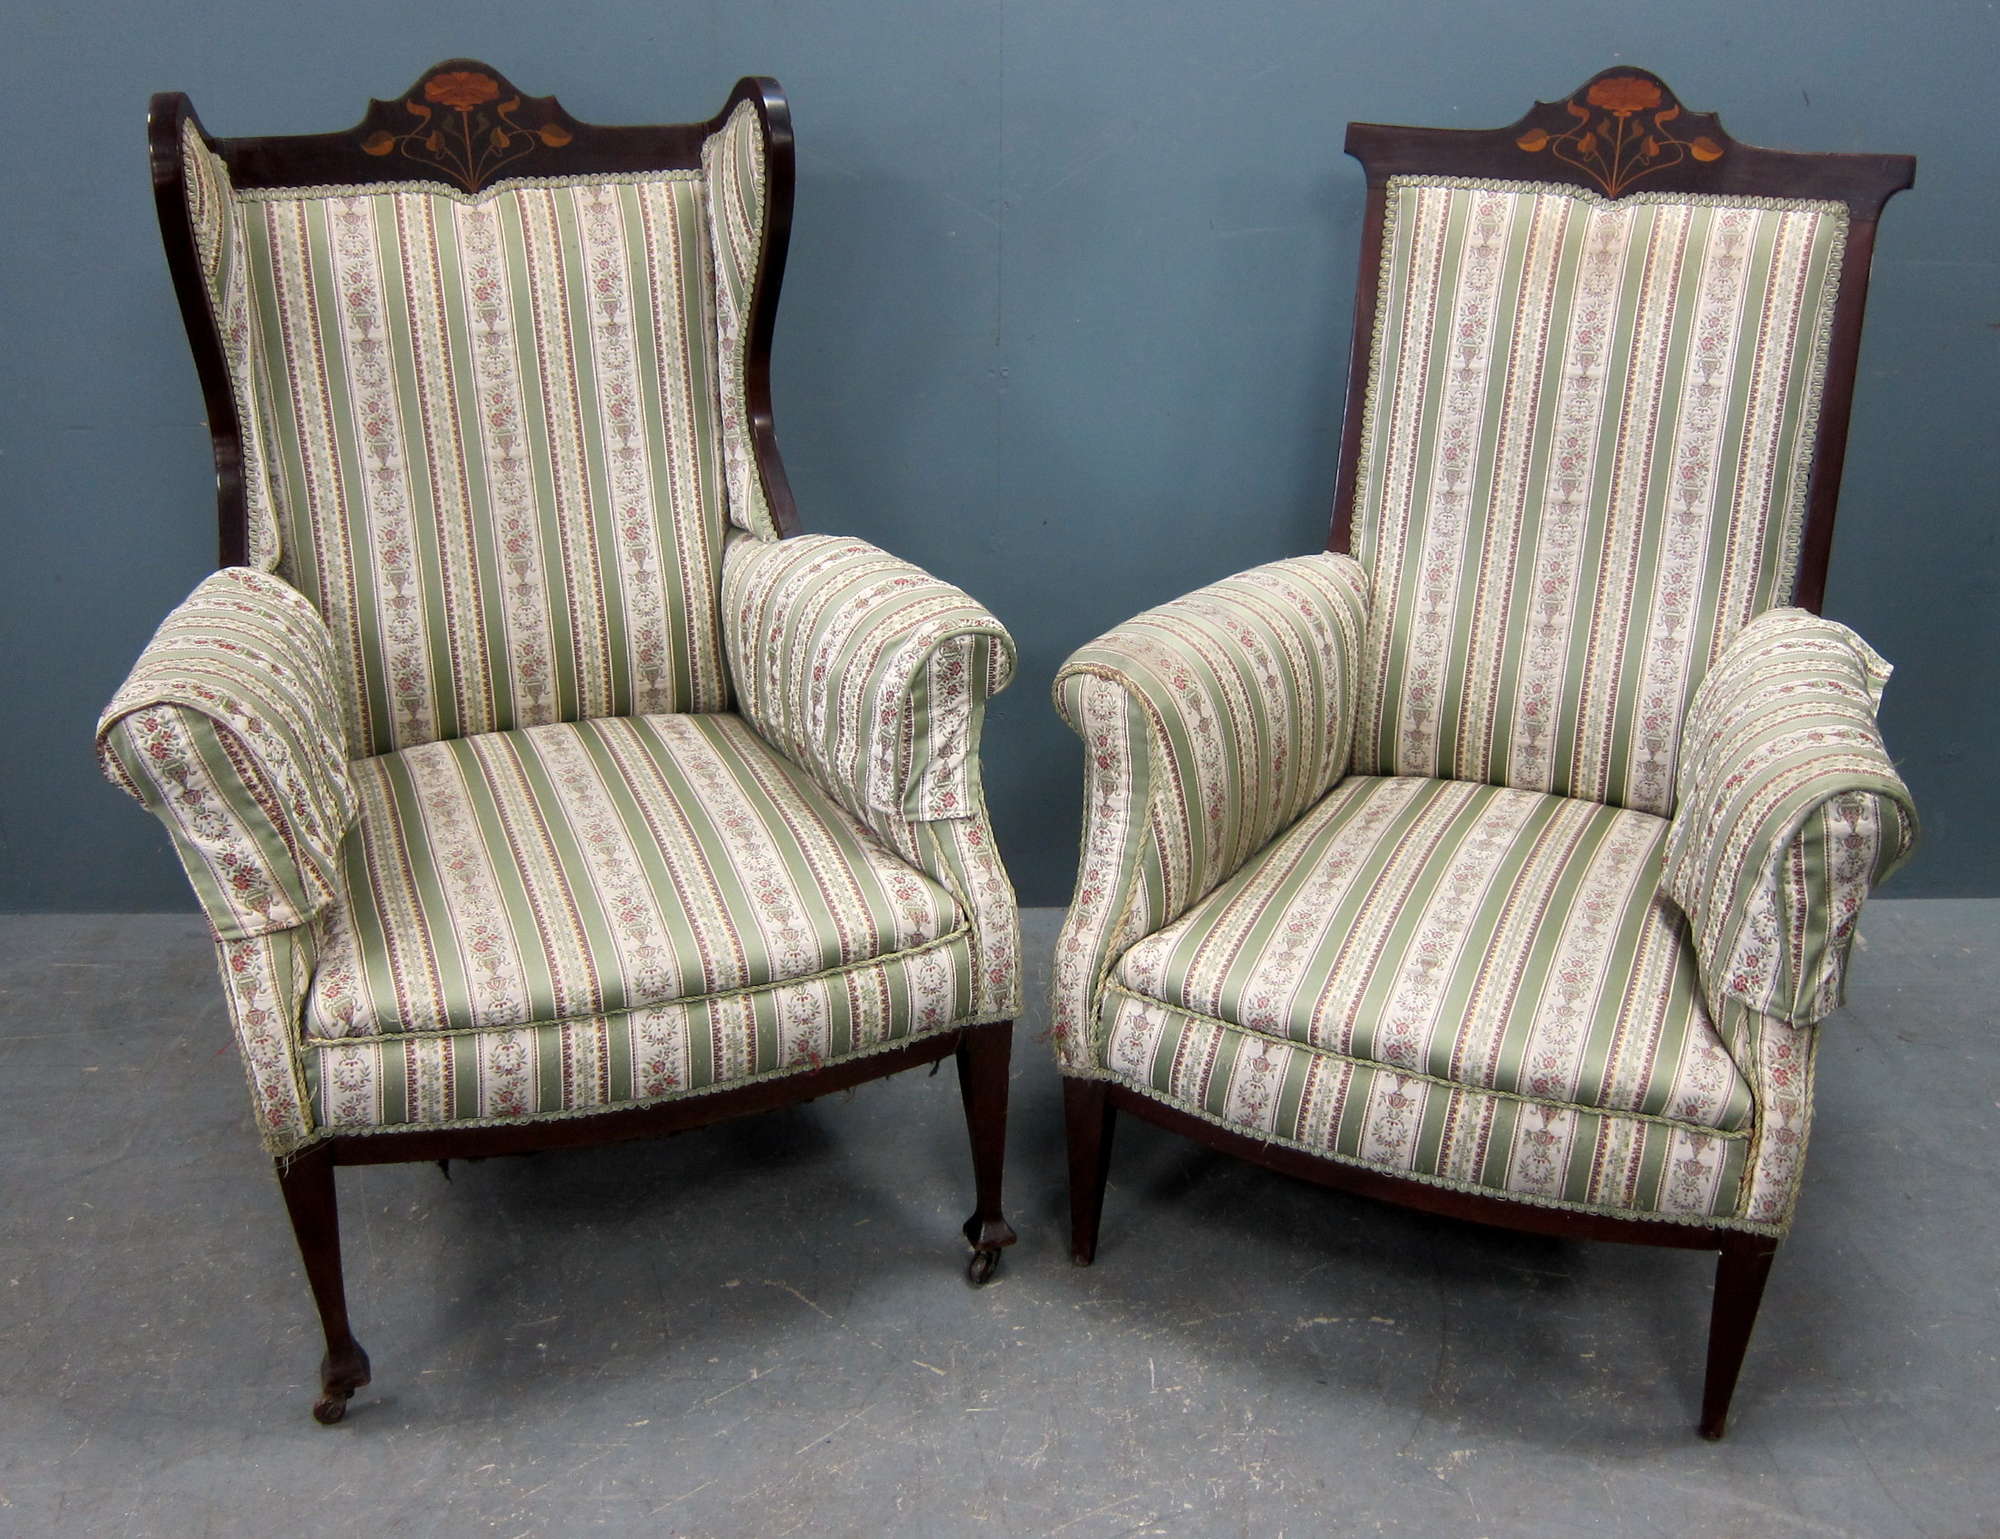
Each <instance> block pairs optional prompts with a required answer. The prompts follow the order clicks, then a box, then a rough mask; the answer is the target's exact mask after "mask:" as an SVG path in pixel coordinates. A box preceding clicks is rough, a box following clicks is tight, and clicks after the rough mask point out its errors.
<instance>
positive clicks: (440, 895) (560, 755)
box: [305, 715, 970, 1041]
mask: <svg viewBox="0 0 2000 1539" xmlns="http://www.w3.org/2000/svg"><path fill="white" fill-rule="evenodd" d="M353 775H354V782H355V789H356V793H357V798H358V800H359V802H360V808H361V810H360V817H359V820H358V822H357V824H356V827H355V831H354V833H353V834H352V835H350V837H349V839H348V841H347V845H346V849H345V876H346V895H345V897H344V898H343V899H342V900H341V901H339V902H337V903H336V904H335V905H334V906H333V907H332V908H331V909H330V910H329V911H328V913H327V915H326V916H325V918H324V919H323V921H322V924H321V930H320V936H319V940H320V959H319V965H318V968H317V970H316V973H315V976H314V978H313V982H312V988H311V991H310V994H309V996H308V998H307V1001H306V1007H305V1026H306V1033H307V1035H308V1037H310V1038H314V1039H318V1040H322V1041H330V1040H334V1039H356V1038H379V1037H386V1036H399V1035H407V1034H413V1033H414V1034H423V1033H439V1032H458V1031H490V1030H494V1029H504V1028H510V1027H519V1026H528V1025H538V1024H547V1023H559V1022H565V1021H572V1020H601V1019H604V1018H608V1017H612V1016H616V1015H618V1014H619V1013H620V1012H626V1011H632V1010H636V1009H644V1008H647V1007H652V1006H659V1005H668V1004H673V1003H676V1002H686V1001H693V1000H701V999H711V998H714V997H717V996H722V995H729V994H735V993H742V992H745V991H755V990H760V989H767V988H770V987H771V986H773V985H776V984H785V983H795V982H799V981H802V980H808V979H815V978H823V977H827V976H829V975H833V974H837V973H840V972H842V971H843V970H847V969H855V968H858V967H863V966H865V965H866V964H870V963H872V962H875V961H877V960H878V959H882V958H891V957H897V956H904V955H912V954H926V953H929V952H932V951H936V952H938V953H940V954H941V955H945V954H949V953H950V952H951V948H952V947H953V946H957V947H959V949H960V950H961V951H963V950H964V944H963V943H964V941H965V937H966V933H967V923H966V918H965V915H964V913H963V911H962V910H961V909H960V907H959V905H958V904H957V902H956V901H955V900H954V899H953V897H952V895H951V894H950V893H948V892H946V891H945V890H944V889H943V888H942V887H940V886H938V885H937V884H936V883H935V882H932V881H931V880H929V879H928V878H927V877H925V876H923V875H922V874H920V873H919V872H916V871H914V870H912V869H910V868H909V867H908V866H907V865H905V864H904V863H903V861H902V860H900V859H899V858H898V857H897V856H895V855H894V854H892V853H891V852H889V851H888V850H887V849H886V848H884V847H883V846H882V845H881V844H879V843H878V842H876V841H875V839H874V838H873V837H872V836H871V835H869V834H868V833H866V832H865V831H864V830H863V829H862V828H861V827H860V825H859V824H857V823H856V822H855V821H854V820H853V819H852V818H851V817H849V816H848V815H847V814H846V813H845V812H843V811H841V810H840V809H839V808H838V807H836V806H835V805H834V804H833V803H832V802H831V801H830V800H829V799H828V798H827V797H826V796H825V795H824V793H822V792H821V791H820V790H819V789H818V788H817V787H816V786H815V785H814V784H813V783H812V782H811V781H810V780H808V779H807V778H806V777H805V776H804V775H803V774H802V773H801V772H800V771H799V770H797V769H796V768H794V767H793V766H792V765H790V764H789V763H787V762H786V761H785V760H783V759H781V758H780V757H779V756H778V755H777V754H776V753H774V752H773V751H772V750H771V749H770V748H769V747H768V746H767V745H766V744H765V743H764V742H763V741H762V739H760V738H758V737H757V735H756V734H755V733H753V732H752V731H751V730H750V729H749V727H748V726H746V725H745V724H744V723H743V721H742V720H741V719H740V718H737V717H734V716H723V715H714V716H645V717H634V718H603V719H599V720H594V721H584V722H575V723H559V724H553V725H548V726H539V727H530V728H524V729H520V730H517V731H511V732H496V733H487V734H484V735H482V736H478V737H470V738H460V739H456V740H452V741H446V742H436V743H426V744H422V745H419V746H417V747H414V748H408V749H404V750H401V751H399V752H396V753H390V754H383V755H381V756H379V757H377V758H372V759H364V760H361V761H359V762H357V763H356V764H355V765H354V766H353ZM955 972H956V980H955V981H951V980H947V981H946V984H945V989H944V997H945V999H947V1000H954V999H956V996H957V995H958V994H960V993H963V994H964V995H965V999H964V1000H963V1001H962V1002H960V1004H959V1009H960V1012H961V1013H965V1012H967V1011H969V1008H970V981H969V977H968V976H967V973H966V968H965V963H964V960H963V958H961V959H960V960H959V962H958V963H956V964H955ZM950 1016H951V1011H950V1010H949V1009H946V1010H944V1011H943V1012H942V1018H940V1019H939V1020H938V1021H937V1022H936V1024H938V1025H943V1024H945V1022H946V1021H947V1020H948V1019H949V1018H950Z"/></svg>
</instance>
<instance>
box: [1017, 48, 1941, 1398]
mask: <svg viewBox="0 0 2000 1539" xmlns="http://www.w3.org/2000/svg"><path fill="white" fill-rule="evenodd" d="M1347 149H1348V152H1349V153H1350V154H1352V155H1354V156H1356V157H1357V158H1358V159H1359V160H1360V161H1361V163H1362V165H1363V166H1364V167H1365V169H1366V172H1367V185H1368V196H1367V204H1366V214H1365V226H1364V234H1363V239H1362V258H1361V278H1360V285H1359V292H1358V294H1357V298H1356V305H1355V326H1354V350H1353V357H1352V362H1351V367H1350V375H1349V389H1348V410H1347V419H1346V428H1345V436H1344V439H1343V447H1342V455H1341V464H1340V474H1339V485H1338V488H1337V492H1336V499H1335V513H1334V521H1333V528H1332V533H1331V537H1330V539H1329V541H1328V544H1327V550H1326V552H1325V553H1324V554H1320V555H1310V556H1300V557H1296V558H1293V559H1290V560H1285V561H1279V562H1275V563H1272V564H1270V565H1266V566H1262V567H1259V568H1256V569H1254V570H1252V571H1248V572H1244V573H1241V574H1239V575H1237V576H1235V577H1231V578H1227V579H1225V580H1223V581H1220V582H1216V583H1214V584H1212V585H1210V586H1208V587H1206V588H1203V589H1202V590H1200V591H1199V592H1197V593H1195V594H1193V595H1191V596H1189V597H1186V598H1183V599H1179V600H1176V601H1174V602H1172V603H1169V604H1166V605H1164V606H1162V607H1160V608H1158V609H1155V610H1153V611H1151V612H1150V613H1148V614H1145V615H1142V616H1140V617H1138V618H1137V619H1134V620H1132V621H1130V622H1128V623H1126V624H1124V625H1121V626H1119V627H1117V628H1116V629H1114V630H1112V631H1111V632H1110V633H1109V634H1107V635H1105V636H1103V637H1101V638H1099V639H1098V640H1097V641H1094V642H1092V643H1091V644H1090V645H1088V646H1086V647H1084V648H1083V649H1082V650H1080V651H1079V652H1077V653H1076V655H1075V656H1074V657H1072V658H1071V659H1070V660H1069V662H1068V663H1067V665H1066V666H1065V667H1064V668H1063V669H1062V670H1061V673H1060V674H1059V676H1058V681H1057V685H1056V698H1057V704H1058V707H1059V709H1060V710H1061V712H1062V713H1063V715H1064V717H1065V719H1066V720H1067V721H1068V722H1069V724H1070V725H1071V726H1072V727H1073V728H1074V729H1075V730H1076V731H1077V733H1078V734H1079V735H1080V736H1081V737H1082V738H1083V741H1084V745H1085V754H1086V762H1085V787H1084V791H1085V830H1084V846H1083V853H1082V860H1081V866H1080V870H1079V874H1078V878H1077V886H1076V896H1075V901H1074V904H1073V906H1072V907H1071V909H1070V912H1069V916H1068V922H1067V924H1066V925H1065V927H1064V929H1063V932H1062V936H1061V939H1060V941H1059V943H1058V951H1057V958H1056V970H1055V979H1054V991H1053V1012H1054V1023H1055V1043H1056V1050H1057V1054H1058V1057H1059V1059H1060V1063H1061V1067H1062V1072H1063V1074H1064V1075H1065V1095H1066V1103H1067V1116H1068V1136H1069V1161H1070V1194H1071V1195H1070V1201H1071V1214H1072V1224H1073V1238H1072V1243H1073V1249H1074V1254H1075V1258H1076V1260H1077V1261H1078V1262H1079V1263H1086V1264H1087V1263H1089V1262H1090V1261H1091V1260H1092V1258H1093V1257H1094V1255H1095V1254H1096V1249H1097V1240H1098V1230H1099V1222H1100V1216H1101V1213H1102V1206H1103V1198H1104V1188H1105V1182H1106V1176H1107V1172H1108V1169H1109V1158H1110V1147H1111V1135H1112V1131H1113V1127H1114V1124H1115V1118H1116V1115H1117V1113H1118V1112H1121V1111H1123V1112H1128V1113H1130V1114H1132V1115H1134V1116H1138V1117H1143V1118H1146V1119H1148V1120H1150V1121H1152V1122H1155V1123H1158V1124H1161V1125H1163V1126H1165V1127H1168V1128H1171V1129H1174V1130H1176V1131H1178V1132H1181V1133H1183V1134H1185V1135H1187V1136H1188V1137H1190V1138H1194V1139H1197V1140H1200V1141H1202V1142H1203V1143H1206V1144H1209V1145H1211V1146H1214V1147H1216V1148H1219V1149H1222V1150H1225V1151H1228V1152H1230V1153H1233V1154H1235V1155H1238V1156H1240V1157H1242V1158H1244V1159H1246V1160H1251V1161H1255V1162H1258V1163H1260V1164H1264V1165H1267V1166H1271V1167H1274V1168H1276V1169H1279V1170H1283V1171H1287V1172H1290V1173H1291V1174H1294V1175H1298V1176H1302V1177H1304V1178H1306V1179H1308V1180H1312V1181H1317V1182H1322V1183H1325V1184H1327V1185H1332V1186H1341V1187H1346V1188H1349V1189H1352V1190H1356V1191H1359V1192H1363V1193H1366V1194H1369V1195H1372V1196H1376V1197H1381V1198H1385V1199H1388V1200H1391V1201H1395V1202H1400V1203H1405V1204H1409V1205H1412V1206H1415V1207H1420V1208H1426V1209H1430V1210H1433V1211H1436V1212H1441V1213H1447V1214H1454V1215H1459V1216H1462V1217H1465V1218H1470V1219H1475V1220H1478V1221H1481V1222H1485V1223H1490V1224H1496V1225H1503V1226H1509V1227H1514V1228H1519V1229H1528V1230H1536V1231H1541V1232H1545V1233H1556V1234H1565V1235H1574V1236H1579V1237H1594V1238H1603V1239H1614V1240H1621V1241H1630V1242H1636V1243H1641V1244H1651V1245H1669V1246H1684V1247H1695V1248H1705V1249H1712V1250H1716V1251H1719V1252H1720V1261H1719V1267H1718V1272H1717V1281H1716V1292H1715V1308H1714V1317H1713V1322H1712V1327H1711V1332H1710V1340H1709V1357H1708V1377H1707V1385H1706V1389H1705V1392H1704V1399H1703V1407H1702V1414H1701V1430H1702V1432H1703V1433H1704V1434H1705V1435H1706V1436H1709V1437H1718V1436H1720V1435H1721V1433H1722V1430H1723V1426H1724V1421H1725V1418H1726V1416H1727V1412H1728V1407H1729V1401H1730V1396H1731V1393H1732V1391H1733V1389H1734V1386H1735V1383H1736V1378H1737V1373H1738V1370H1739V1367H1740V1365H1741V1362H1742V1358H1743V1353H1744V1349H1745V1346H1746V1344H1747V1341H1748V1338H1749V1334H1750V1329H1751V1324H1752V1322H1753V1320H1754V1318H1755V1314H1756V1310H1757V1305H1758V1302H1759V1299H1760V1297H1761V1294H1762V1290H1763V1287H1764V1282H1765V1278H1766V1276H1767V1274H1768V1271H1769V1268H1770V1264H1771V1258H1772V1255H1773V1253H1774V1252H1775V1250H1776V1248H1777V1244H1778V1241H1779V1238H1780V1237H1781V1236H1782V1235H1783V1234H1784V1233H1785V1232H1786V1227H1787V1225H1788V1224H1789V1223H1790V1221H1791V1218H1792V1213H1793V1207H1794V1204H1795V1201H1796V1199H1797V1193H1798V1185H1799V1176H1800V1168H1801V1162H1802V1159H1803V1156H1804V1153H1805V1145H1806V1135H1807V1131H1808V1128H1809V1126H1810V1123H1811V1117H1812V1078H1813V1056H1814V1049H1815V1046H1816V1044H1817V1041H1818V1036H1819V1030H1820V1027H1819V1024H1818V1023H1819V1022H1820V1020H1821V1019H1822V1018H1823V1017H1824V1016H1825V1015H1826V1014H1827V1013H1828V1012H1830V1011H1831V1010H1833V1009H1834V1008H1835V1007H1836V1006H1837V1005H1838V1004H1839V1003H1840V999H1841V990H1842V984H1843V981H1844V979H1845V975H1846V968H1847V962H1848V951H1849V947H1850V943H1851V941H1852V939H1853V935H1854V926H1855V919H1856V916H1857V914H1858V913H1859V911H1860V908H1861V905H1862V902H1863V899H1864V898H1865V897H1866V895H1867V893H1868V891H1869V889H1870V887H1871V886H1872V885H1873V884H1874V883H1876V882H1878V881H1880V880H1881V879H1882V878H1883V877H1884V876H1886V875H1887V874H1888V873H1889V871H1890V870H1891V869H1892V868H1894V867H1895V865H1896V864H1897V863H1898V862H1899V861H1900V860H1901V859H1902V858H1903V855H1904V854H1905V852H1906V850H1907V849H1908V847H1909V845H1910V842H1911V840H1912V838H1913V836H1914V832H1915V823H1914V816H1913V813H1912V809H1911V806H1910V802H1909V797H1908V793H1907V792H1906V790H1905V789H1904V787H1903V785H1902V783H1901V781H1900V780H1899V779H1898V778H1897V776H1896V773H1895V770H1894V768H1893V767H1892V765H1891V763H1890V761H1889V759H1888V757H1887V756H1886V754H1885V752H1884V750H1883V746H1882V741H1881V737H1880V735H1879V733H1878V731H1877V727H1876V720H1875V706H1876V701H1877V699H1878V697H1879V695H1880V692H1881V688H1882V685H1883V682H1884V680H1885V679H1886V678H1887V675H1888V669H1887V666H1886V665H1885V664H1883V663H1882V661H1881V660H1880V659H1879V658H1878V657H1876V656H1875V654H1874V653H1873V652H1872V651H1870V650H1869V648H1868V647H1867V646H1866V645H1865V644H1864V643H1863V642H1862V641H1861V640H1860V639H1859V638H1858V637H1856V636H1855V635H1854V634H1853V633H1852V632H1851V631H1849V630H1848V629H1847V628H1846V627H1844V626H1842V625H1839V624H1836V623H1835V622H1833V621H1831V620H1825V619H1821V618H1819V617H1818V616H1817V614H1816V613H1815V612H1814V611H1816V610H1817V609H1818V606H1819V603H1820V598H1821V594H1822V592H1823V591H1824V584H1825V575H1826V567H1827V557H1828V551H1829V546H1830V541H1831V536H1832V530H1833V515H1834V501H1835V494H1836V491H1837V488H1838V485H1839V481H1840V470H1841V459H1842V454H1843V450H1844V446H1845V438H1846V429H1847V419H1848V406H1849V401H1850V397H1851V394H1852V390H1853V384H1854V376H1855V358H1856V352H1857V348H1858V345H1859V338H1860V331H1861V315H1862V303H1863V298H1864V294H1865V291H1866V287H1867V280H1868V264H1869V253H1870V249H1871V246H1872V242H1873V237H1874V230H1875V225H1876V220H1877V217H1878V215H1879V213H1880V211H1881V208H1882V205H1883V204H1884V202H1885V201H1886V200H1887V199H1888V198H1889V197H1890V196H1891V195H1892V194H1894V193H1895V192H1897V191H1899V190H1900V189H1902V188H1904V187H1907V186H1908V185H1909V184H1910V181H1911V179H1912V174H1913V163H1912V161H1910V160H1909V159H1908V158H1907V157H1902V156H1893V155H1802V154H1791V153H1784V152H1779V151H1774V150H1765V149H1759V148H1755V147H1753V146H1750V145H1746V144H1740V143H1738V142H1736V141H1735V140H1733V139H1731V138H1730V137H1729V136H1728V135H1727V134H1726V133H1724V132H1723V130H1722V127H1721V125H1720V124H1719V123H1718V122H1717V120H1716V119H1715V118H1713V117H1710V116H1706V115H1703V114H1699V113H1693V112H1688V111H1685V110H1684V109H1683V108H1682V107H1681V106H1680V104H1679V103H1678V102H1677V101H1676V100H1675V98H1674V96H1673V94H1672V93H1671V92H1670V91H1669V90H1668V89H1667V87H1666V86H1665V85H1664V84H1663V83H1662V82H1661V81H1660V80H1659V79H1658V78H1657V77H1655V76H1653V75H1650V74H1648V73H1646V72H1644V71H1642V70H1634V69H1625V68H1620V69H1613V70H1607V71H1605V72H1604V73H1602V74H1600V75H1598V76H1597V77H1596V78H1594V79H1593V80H1590V81H1588V82H1586V83H1585V85H1584V86H1583V87H1581V88H1580V89H1579V90H1578V91H1577V92H1576V93H1575V94H1574V95H1573V96H1571V97H1570V98H1569V99H1568V100H1566V101H1562V102H1557V103H1553V104H1551V103H1543V104H1539V105H1537V106H1536V108H1535V109H1534V110H1533V111H1531V112H1530V113H1529V114H1528V115H1527V116H1526V117H1524V118H1523V119H1522V120H1521V121H1520V122H1518V123H1516V124H1514V125H1513V126H1512V127H1509V128H1504V129H1497V130H1492V131H1483V132H1465V131H1453V130H1437V129H1415V128H1392V127H1384V126H1379V125H1374V124H1361V123H1357V124H1353V125H1351V126H1350V128H1349V130H1348V138H1347Z"/></svg>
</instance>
